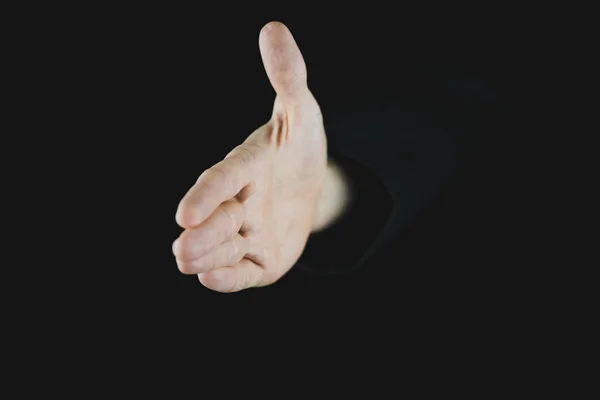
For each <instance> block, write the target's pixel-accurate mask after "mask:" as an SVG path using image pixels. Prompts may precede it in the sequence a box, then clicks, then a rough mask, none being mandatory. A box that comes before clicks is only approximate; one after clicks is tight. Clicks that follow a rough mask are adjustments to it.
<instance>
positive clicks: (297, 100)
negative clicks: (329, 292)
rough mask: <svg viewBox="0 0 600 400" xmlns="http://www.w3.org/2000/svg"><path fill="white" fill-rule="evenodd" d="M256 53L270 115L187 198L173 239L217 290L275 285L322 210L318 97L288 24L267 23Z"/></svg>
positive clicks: (179, 257) (182, 265) (185, 264)
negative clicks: (268, 90)
mask: <svg viewBox="0 0 600 400" xmlns="http://www.w3.org/2000/svg"><path fill="white" fill-rule="evenodd" d="M259 45H260V52H261V56H262V60H263V64H264V67H265V70H266V72H267V76H268V77H269V81H270V82H271V85H272V86H273V88H274V89H275V92H276V98H275V104H274V107H273V114H272V117H271V119H270V121H268V122H267V123H266V124H265V125H263V126H261V127H260V128H258V129H257V130H256V131H255V132H253V133H252V134H251V135H250V136H249V137H248V138H247V139H246V140H245V141H244V142H243V143H242V144H241V145H239V146H237V147H236V148H235V149H233V151H231V152H230V153H229V154H228V155H227V156H226V157H225V159H223V160H222V161H220V162H219V163H217V164H215V165H214V166H212V167H211V168H209V169H208V170H206V171H204V172H203V173H202V175H200V177H199V178H198V181H197V182H196V183H195V184H194V186H192V188H191V189H190V190H189V191H188V193H187V194H186V195H185V196H184V197H183V199H182V200H181V202H180V204H179V207H178V209H177V214H176V220H177V223H178V224H179V225H180V226H181V227H183V228H185V230H184V231H183V233H182V234H181V236H180V237H179V238H178V239H177V240H176V241H175V242H174V243H173V253H174V254H175V257H176V261H177V265H178V267H179V269H180V270H181V272H183V273H184V274H198V277H199V280H200V282H201V283H202V284H203V285H204V286H206V287H207V288H209V289H212V290H215V291H218V292H236V291H239V290H243V289H246V288H250V287H258V286H265V285H269V284H271V283H273V282H275V281H277V280H278V279H279V278H281V277H282V276H283V275H284V274H285V273H286V272H287V271H289V269H290V268H291V267H292V266H293V265H294V264H295V263H296V261H297V260H298V258H299V257H300V255H301V254H302V251H303V250H304V247H305V245H306V241H307V240H308V236H309V234H310V232H311V228H312V226H313V225H314V224H313V222H314V220H315V218H316V208H317V202H318V200H319V195H320V193H321V188H322V186H323V182H324V179H325V174H326V169H327V141H326V137H325V131H324V128H323V122H322V116H321V111H320V109H319V106H318V104H317V102H316V100H315V99H314V97H313V95H312V94H311V92H310V91H309V89H308V87H307V83H306V66H305V64H304V59H303V58H302V54H301V53H300V50H299V49H298V46H297V45H296V42H295V41H294V38H293V37H292V34H291V33H290V31H289V30H288V29H287V28H286V27H285V25H283V24H281V23H279V22H270V23H268V24H267V25H266V26H265V27H264V28H263V29H262V30H261V32H260V37H259Z"/></svg>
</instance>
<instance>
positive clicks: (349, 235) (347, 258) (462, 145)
mask: <svg viewBox="0 0 600 400" xmlns="http://www.w3.org/2000/svg"><path fill="white" fill-rule="evenodd" d="M386 104H387V105H386ZM325 128H326V132H327V137H328V146H329V152H330V153H329V155H330V157H331V158H332V159H334V160H335V161H337V162H338V164H339V165H340V166H341V168H342V169H343V170H344V171H345V173H346V175H347V176H348V177H349V178H350V180H351V185H352V193H353V200H352V204H351V206H350V208H349V209H348V211H347V212H346V213H345V215H344V216H343V217H342V218H341V219H340V220H339V221H337V222H336V223H335V224H334V225H333V226H331V227H329V228H327V229H326V230H324V231H321V232H317V233H314V234H312V235H311V236H310V237H309V239H308V242H307V245H306V248H305V250H304V252H303V254H302V256H301V257H300V259H299V261H298V263H297V266H298V267H299V268H300V269H304V270H308V271H310V272H313V273H317V274H334V273H339V272H348V271H352V270H355V269H357V268H360V267H361V266H363V265H365V263H366V261H367V260H368V259H369V258H370V257H371V256H372V255H373V254H374V253H375V252H377V251H378V250H380V249H381V248H382V247H383V246H385V245H386V244H387V243H389V241H390V240H391V239H393V238H394V237H395V236H396V235H397V234H398V232H399V231H400V230H401V229H402V228H403V227H405V226H407V224H408V223H409V222H410V221H411V219H413V218H414V217H415V216H417V215H418V213H419V212H420V211H421V210H423V209H424V207H425V206H426V205H427V204H428V203H430V202H431V201H432V200H433V199H434V198H435V197H436V195H438V194H439V193H440V192H441V189H442V188H443V187H444V185H445V184H446V183H447V182H448V180H449V178H451V176H452V175H454V174H455V173H456V171H457V169H458V168H459V167H460V165H461V160H462V159H463V158H464V156H465V153H466V152H468V151H469V150H470V149H471V148H473V146H474V145H475V144H476V143H477V142H478V138H479V137H478V132H479V131H480V130H479V126H478V120H477V113H472V114H469V113H465V112H464V109H460V110H459V109H453V108H452V107H450V106H447V105H446V106H445V107H441V106H440V105H439V104H435V103H434V102H430V103H428V104H412V103H410V102H408V101H406V102H402V101H396V102H390V101H389V100H388V101H386V100H385V99H377V98H367V99H362V100H360V101H356V102H355V104H354V106H352V105H351V106H348V107H346V108H345V109H344V110H343V113H337V114H334V116H333V117H331V119H330V120H326V121H325Z"/></svg>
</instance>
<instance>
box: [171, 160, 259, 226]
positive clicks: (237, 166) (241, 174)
mask: <svg viewBox="0 0 600 400" xmlns="http://www.w3.org/2000/svg"><path fill="white" fill-rule="evenodd" d="M248 183H250V173H249V168H248V165H247V162H246V161H245V160H244V159H243V158H242V157H228V158H225V159H224V160H222V161H220V162H218V163H217V164H215V165H213V166H212V167H211V168H209V169H207V170H206V171H204V172H203V173H202V175H200V177H199V178H198V180H197V181H196V183H195V184H194V186H192V187H191V188H190V190H189V191H188V192H187V193H186V194H185V196H183V199H181V202H179V207H178V208H177V213H176V214H175V220H176V221H177V223H178V224H179V225H180V226H181V227H182V228H185V229H189V228H193V227H194V226H197V225H199V224H200V223H202V222H203V221H204V220H205V219H206V218H208V217H209V216H210V215H211V214H212V213H213V212H214V211H215V210H216V208H217V207H218V206H219V205H220V204H221V203H223V202H224V201H227V200H229V199H231V198H233V197H234V196H235V195H237V194H238V193H239V192H240V191H241V190H242V189H243V188H244V187H245V186H246V185H248Z"/></svg>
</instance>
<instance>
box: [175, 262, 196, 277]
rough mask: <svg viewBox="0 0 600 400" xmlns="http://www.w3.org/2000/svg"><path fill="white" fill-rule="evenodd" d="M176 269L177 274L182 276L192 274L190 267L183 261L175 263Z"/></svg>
mask: <svg viewBox="0 0 600 400" xmlns="http://www.w3.org/2000/svg"><path fill="white" fill-rule="evenodd" d="M177 268H178V269H179V272H181V273H182V274H184V275H191V274H193V272H192V265H191V264H189V263H186V262H183V261H177Z"/></svg>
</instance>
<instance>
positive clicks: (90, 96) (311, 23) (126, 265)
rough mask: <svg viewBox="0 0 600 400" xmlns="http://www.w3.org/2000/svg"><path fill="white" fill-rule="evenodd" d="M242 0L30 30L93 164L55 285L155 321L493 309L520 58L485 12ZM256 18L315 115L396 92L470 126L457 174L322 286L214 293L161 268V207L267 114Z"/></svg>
mask: <svg viewBox="0 0 600 400" xmlns="http://www.w3.org/2000/svg"><path fill="white" fill-rule="evenodd" d="M253 7H254V6H252V7H249V6H248V8H247V9H246V10H242V9H240V8H235V10H233V9H232V10H226V11H224V10H222V9H214V10H210V11H209V10H195V9H194V10H184V9H175V8H168V9H163V8H151V7H150V6H147V7H144V8H139V9H135V10H129V9H128V10H125V9H122V10H117V9H103V10H90V9H86V10H79V11H78V17H77V19H76V20H72V21H69V23H68V24H66V23H65V24H56V26H54V27H53V29H54V31H55V32H60V34H61V37H62V38H63V39H64V40H61V39H55V36H53V39H47V38H43V37H42V38H40V39H39V40H40V42H41V43H43V44H44V45H51V46H52V47H51V49H52V51H51V52H50V55H51V56H50V57H48V58H47V59H46V62H47V63H48V65H51V66H53V67H55V68H56V69H58V70H60V73H61V76H64V77H65V81H64V82H65V85H64V87H62V86H61V82H58V83H57V82H54V84H56V85H57V86H58V87H59V88H60V89H61V90H62V91H63V94H64V95H65V96H64V97H66V98H67V101H66V103H65V104H68V105H69V108H68V109H67V108H65V109H63V110H62V113H61V114H60V116H59V117H60V118H62V117H65V118H64V121H67V122H66V125H67V126H66V129H67V130H68V131H69V132H75V133H76V136H75V139H74V140H73V139H72V138H70V139H68V140H67V143H68V145H69V146H74V145H77V146H79V149H80V151H78V152H76V153H75V154H76V157H78V158H80V159H81V161H82V162H86V165H87V164H91V168H90V169H89V171H88V172H87V176H86V178H85V179H80V180H79V182H80V183H81V188H79V187H78V189H77V190H78V193H77V196H78V197H77V199H79V200H84V201H83V207H84V208H85V207H86V205H85V204H86V203H85V201H91V203H90V204H93V206H90V207H91V208H93V212H94V214H93V215H94V218H95V221H97V223H98V226H97V227H94V239H93V240H92V239H84V241H85V242H86V244H85V247H84V248H85V250H82V252H83V253H85V255H84V256H80V257H77V260H81V261H78V262H79V263H82V264H85V265H81V266H80V267H79V270H78V273H77V274H74V275H72V276H71V277H70V278H69V279H70V280H71V281H73V282H75V283H74V287H77V288H78V289H79V290H80V291H81V292H84V293H94V295H93V296H92V304H94V305H95V306H96V307H97V308H96V309H97V310H100V311H102V310H109V309H110V310H113V311H111V312H108V311H106V313H107V315H111V318H116V317H117V316H121V317H123V318H124V320H125V321H126V320H127V319H128V318H134V319H135V318H139V317H150V318H151V319H155V320H156V321H157V322H156V323H157V324H161V323H163V322H164V320H163V319H162V318H171V317H174V316H176V317H175V318H177V319H178V321H182V320H184V321H192V322H194V321H197V319H198V318H200V317H199V316H200V315H202V318H206V316H207V315H208V314H211V315H213V316H215V317H216V318H223V319H224V320H228V319H229V317H228V315H229V314H228V313H235V314H236V315H241V314H243V315H246V316H248V318H256V317H257V315H259V316H265V317H268V316H270V315H271V316H272V315H278V316H286V315H296V313H297V312H298V313H302V314H306V315H311V314H312V313H315V312H321V311H323V310H325V311H326V314H327V313H329V311H332V310H335V312H334V314H337V313H339V312H347V313H349V315H350V314H353V313H356V312H357V310H359V309H362V310H371V309H373V308H376V309H382V308H383V309H385V310H387V311H386V312H388V311H389V312H396V311H398V312H410V311H411V310H412V311H414V310H417V309H418V308H422V307H427V309H429V310H430V311H434V310H443V309H446V310H447V309H448V308H449V307H450V308H453V309H454V307H455V306H456V309H457V310H460V309H462V307H464V305H468V306H469V307H478V306H479V305H481V304H484V303H485V304H487V305H490V306H492V305H493V304H496V302H498V301H503V300H502V299H505V298H506V297H505V296H503V297H496V296H495V295H493V294H492V293H498V291H499V290H500V287H501V286H502V285H503V284H504V283H506V282H507V280H509V281H510V280H512V279H513V278H514V275H512V273H513V272H514V271H512V268H511V266H510V265H509V264H507V263H506V259H507V258H509V253H510V252H509V251H508V249H510V248H511V246H513V244H507V242H508V241H510V235H511V234H510V233H509V234H507V233H506V228H507V227H508V229H512V230H513V231H514V228H513V227H512V226H511V225H510V222H509V221H510V218H508V217H509V216H510V215H511V211H510V208H511V206H510V205H509V203H510V201H512V200H509V198H511V196H512V193H514V192H511V191H510V190H508V187H509V178H508V176H509V175H510V174H511V173H512V170H511V167H507V163H506V160H507V159H510V157H512V156H508V155H507V153H505V149H506V143H510V139H509V137H510V132H509V130H508V129H507V126H506V121H505V117H504V112H505V109H506V107H507V104H510V101H511V98H510V96H509V93H508V87H509V85H510V83H511V81H512V79H513V75H512V74H513V73H514V69H515V68H514V67H515V64H518V63H517V62H516V61H518V60H515V58H514V57H513V56H511V51H512V48H511V43H512V38H511V37H510V36H511V29H510V26H509V25H507V24H505V23H504V22H503V21H504V20H503V19H502V15H501V13H499V12H496V11H494V10H477V9H474V8H469V9H468V11H469V12H468V13H463V10H459V9H454V10H443V9H435V10H426V11H416V10H411V9H409V8H406V7H405V8H402V9H401V10H396V9H395V8H393V7H392V8H390V9H383V8H375V7H373V9H368V7H367V8H366V9H365V8H364V7H361V8H360V9H350V8H345V9H339V10H336V11H335V12H334V13H325V11H324V10H312V9H311V10H308V9H302V10H278V9H277V8H275V9H271V10H269V11H265V12H263V11H261V10H258V9H256V8H253ZM232 8H233V6H232ZM271 20H279V21H282V22H284V23H285V24H286V25H287V26H288V27H289V28H290V30H291V31H292V33H293V34H294V36H295V39H296V41H297V43H298V45H299V47H300V49H301V51H302V52H303V55H304V58H305V61H306V64H307V68H308V80H309V87H310V88H311V90H312V91H313V93H314V94H315V97H316V98H317V100H318V101H319V103H320V105H321V108H322V110H323V114H324V116H325V120H327V116H328V115H330V114H331V115H333V114H336V115H340V113H341V114H343V112H344V110H345V109H346V105H347V104H348V105H350V104H359V105H360V104H363V103H364V104H365V105H366V106H368V107H377V104H378V103H377V102H382V103H386V102H393V101H394V99H395V98H396V97H397V96H404V97H405V98H411V99H413V100H414V102H415V103H418V104H420V105H422V106H423V107H427V106H428V104H430V103H432V102H436V104H444V105H445V106H446V107H448V110H449V112H451V110H453V109H454V108H457V107H458V108H461V107H462V109H463V110H464V108H465V107H467V108H469V109H470V110H471V112H472V115H477V116H478V118H479V117H480V118H481V121H482V126H483V127H485V130H482V132H481V134H480V137H479V139H480V141H479V142H480V143H479V146H478V147H477V149H476V150H475V151H471V152H470V153H469V154H468V157H467V159H466V161H465V166H464V168H463V169H462V170H461V171H460V172H459V173H458V174H456V176H454V177H453V178H452V179H451V181H449V184H448V186H447V187H446V188H444V190H443V191H442V193H441V194H440V196H439V197H438V198H437V199H436V201H434V202H433V203H432V204H431V205H428V206H427V208H426V211H424V212H423V213H422V214H421V215H419V216H418V217H417V218H416V219H415V220H414V221H413V222H412V224H411V225H410V226H409V227H407V228H406V229H405V230H403V231H402V232H401V234H400V235H399V236H398V237H397V238H396V239H395V241H394V243H393V244H392V245H391V246H388V247H387V248H386V249H384V250H382V251H381V252H379V253H378V254H377V255H376V256H375V257H374V258H373V259H372V261H371V263H370V266H368V267H366V268H363V269H362V270H361V271H360V272H358V273H354V274H349V275H338V276H331V277H321V278H315V277H310V276H306V275H304V274H302V273H300V272H299V271H295V270H293V269H292V271H291V272H290V273H289V274H287V275H286V276H285V277H284V278H282V279H281V280H280V281H279V282H278V283H276V284H275V285H272V286H270V287H266V288H260V289H252V290H247V291H244V292H241V293H235V294H221V293H215V292H211V291H210V290H208V289H206V288H204V287H202V286H201V285H200V284H199V282H198V280H197V278H196V277H194V276H184V275H181V274H180V273H179V271H178V270H177V267H176V264H175V262H174V259H173V256H172V253H171V243H172V241H173V240H174V239H175V238H176V237H177V236H178V235H179V232H180V228H179V227H178V226H177V225H176V224H175V220H174V215H175V211H176V208H177V204H178V202H179V200H180V199H181V197H182V196H183V195H184V194H185V192H186V191H187V190H188V188H189V187H190V186H191V185H192V184H193V182H194V181H195V180H196V178H197V177H198V175H199V174H201V173H202V171H204V170H205V169H206V168H208V167H210V166H211V165H213V164H214V163H216V162H218V161H219V160H220V159H222V158H223V157H224V156H225V155H226V154H227V153H228V152H229V151H230V150H231V149H232V148H233V147H234V146H235V145H237V144H239V143H240V142H241V141H242V140H244V138H245V137H246V136H247V135H248V134H250V133H251V132H252V131H253V130H254V129H255V128H257V127H258V126H260V125H262V124H263V123H264V122H265V121H267V120H268V118H269V117H270V112H271V107H272V104H273V100H274V92H273V90H272V88H271V87H270V85H269V82H268V80H267V77H266V74H265V73H264V70H263V66H262V62H261V59H260V54H259V50H258V34H259V31H260V29H261V28H262V26H263V25H264V24H265V23H267V22H269V21H271ZM45 41H46V42H45ZM42 47H43V46H42ZM48 70H50V69H48ZM49 75H50V74H49ZM453 81H461V82H469V81H473V82H476V85H475V86H477V85H483V86H485V87H486V93H493V95H492V96H491V97H490V96H487V95H486V96H474V98H476V99H477V100H475V101H473V100H465V99H460V95H457V94H456V93H457V92H456V91H453V89H452V84H451V83H450V84H449V83H448V82H453ZM67 82H68V84H67ZM365 99H374V100H369V101H365ZM465 101H466V103H465ZM67 114H68V118H66V116H67ZM74 169H76V168H74ZM83 180H85V181H86V182H85V183H89V182H92V183H93V184H92V185H91V187H89V186H87V185H84V184H83V183H84V182H83ZM84 187H85V189H84ZM76 202H79V203H82V202H81V201H76ZM374 206H376V205H374ZM91 264H94V267H91ZM96 265H97V267H96ZM86 271H87V272H86ZM90 271H92V273H91V274H89V272H90ZM83 275H85V276H86V278H85V279H84V278H82V276H83ZM100 282H101V283H100ZM92 288H93V289H96V288H99V290H98V291H96V290H92ZM107 294H110V295H109V296H107ZM475 298H477V299H479V301H477V302H473V301H472V299H475ZM482 298H485V299H488V300H489V302H482V301H481V299H482ZM458 304H461V305H462V306H457V305H458ZM286 307H287V308H286ZM290 307H291V308H290ZM224 310H225V311H224ZM286 310H287V311H286ZM292 310H294V311H292ZM114 311H117V312H114ZM332 312H333V311H332ZM213 313H214V314H213ZM369 315H370V316H371V317H374V315H375V314H371V313H369ZM363 316H366V314H363ZM161 321H163V322H161Z"/></svg>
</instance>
